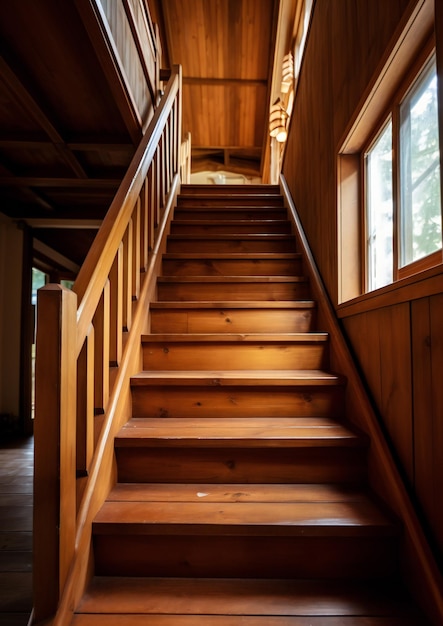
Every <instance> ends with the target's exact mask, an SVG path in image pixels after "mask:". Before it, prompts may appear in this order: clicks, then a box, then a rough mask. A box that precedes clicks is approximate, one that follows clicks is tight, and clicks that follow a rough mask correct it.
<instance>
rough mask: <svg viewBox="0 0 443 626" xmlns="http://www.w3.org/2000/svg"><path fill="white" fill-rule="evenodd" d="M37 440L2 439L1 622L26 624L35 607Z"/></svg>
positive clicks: (14, 625)
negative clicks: (34, 546)
mask: <svg viewBox="0 0 443 626" xmlns="http://www.w3.org/2000/svg"><path fill="white" fill-rule="evenodd" d="M33 465H34V440H33V438H32V437H30V438H26V439H17V440H16V439H14V440H6V441H4V440H3V439H0V625H1V626H26V625H27V624H28V621H29V617H30V614H31V610H32V490H33Z"/></svg>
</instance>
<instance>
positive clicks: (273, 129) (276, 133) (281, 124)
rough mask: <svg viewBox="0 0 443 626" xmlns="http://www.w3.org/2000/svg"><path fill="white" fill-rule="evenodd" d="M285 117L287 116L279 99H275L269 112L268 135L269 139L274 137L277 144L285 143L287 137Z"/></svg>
mask: <svg viewBox="0 0 443 626" xmlns="http://www.w3.org/2000/svg"><path fill="white" fill-rule="evenodd" d="M287 117H288V114H287V113H286V109H285V108H284V106H283V103H282V102H281V100H280V98H277V100H276V101H275V103H274V104H273V105H272V106H271V109H270V112H269V134H270V135H271V137H275V138H276V140H277V141H278V142H279V143H283V142H285V141H286V139H287V137H288V131H287V130H286V120H287Z"/></svg>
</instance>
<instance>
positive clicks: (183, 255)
mask: <svg viewBox="0 0 443 626" xmlns="http://www.w3.org/2000/svg"><path fill="white" fill-rule="evenodd" d="M162 258H163V259H165V260H170V259H178V260H183V261H187V260H189V259H204V260H209V259H221V260H224V259H229V260H243V259H257V260H273V259H284V260H292V259H300V258H301V253H300V252H280V253H275V254H273V253H269V252H165V253H164V254H163V256H162Z"/></svg>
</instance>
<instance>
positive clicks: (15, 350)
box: [0, 213, 23, 416]
mask: <svg viewBox="0 0 443 626" xmlns="http://www.w3.org/2000/svg"><path fill="white" fill-rule="evenodd" d="M22 263H23V232H22V231H21V230H19V228H17V225H16V224H14V223H13V222H12V221H11V220H9V219H8V218H7V217H6V216H4V215H2V214H1V213H0V414H9V415H14V416H18V415H19V406H20V323H21V289H22Z"/></svg>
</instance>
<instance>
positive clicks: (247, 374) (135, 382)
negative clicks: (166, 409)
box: [131, 370, 345, 387]
mask: <svg viewBox="0 0 443 626" xmlns="http://www.w3.org/2000/svg"><path fill="white" fill-rule="evenodd" d="M344 383H345V378H344V377H343V376H340V375H338V374H333V373H331V372H326V371H323V370H226V371H216V370H211V371H204V370H192V371H191V370H189V371H177V370H175V371H172V370H171V371H168V370H163V371H160V370H159V371H149V372H148V371H143V372H140V373H139V374H137V375H136V376H133V377H132V378H131V385H132V386H133V387H135V386H145V385H158V384H163V385H174V384H186V385H208V386H217V387H220V386H238V385H257V384H259V385H260V386H264V385H266V386H271V387H284V386H306V385H315V386H331V385H343V384H344Z"/></svg>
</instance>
